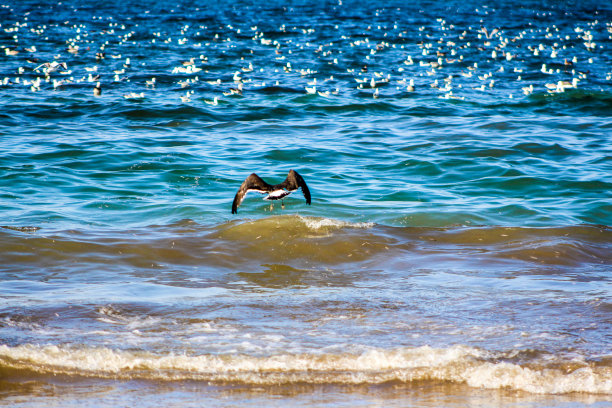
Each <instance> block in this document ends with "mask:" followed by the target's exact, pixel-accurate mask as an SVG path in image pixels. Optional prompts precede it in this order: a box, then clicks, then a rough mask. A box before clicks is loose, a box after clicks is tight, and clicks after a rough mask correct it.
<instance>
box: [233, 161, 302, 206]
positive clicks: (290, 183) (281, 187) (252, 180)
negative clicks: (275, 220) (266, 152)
mask: <svg viewBox="0 0 612 408" xmlns="http://www.w3.org/2000/svg"><path fill="white" fill-rule="evenodd" d="M298 188H301V189H302V193H303V194H304V197H305V198H306V204H310V190H308V186H307V185H306V182H305V181H304V179H303V178H302V176H300V175H299V174H298V172H297V171H295V170H289V174H287V178H286V179H285V181H283V182H282V183H280V184H275V185H271V184H268V183H266V182H265V181H263V180H262V179H261V177H259V176H258V175H257V174H255V173H252V174H251V175H250V176H249V177H247V178H246V180H244V182H243V183H242V185H241V186H240V188H239V189H238V192H237V193H236V196H235V197H234V202H233V203H232V214H237V213H238V206H239V205H240V204H241V203H242V200H244V196H245V195H246V193H248V192H249V191H257V192H258V193H262V194H267V196H266V197H264V200H282V199H283V198H285V197H287V196H288V195H289V194H291V193H293V192H294V191H296V190H297V189H298ZM283 208H284V205H283Z"/></svg>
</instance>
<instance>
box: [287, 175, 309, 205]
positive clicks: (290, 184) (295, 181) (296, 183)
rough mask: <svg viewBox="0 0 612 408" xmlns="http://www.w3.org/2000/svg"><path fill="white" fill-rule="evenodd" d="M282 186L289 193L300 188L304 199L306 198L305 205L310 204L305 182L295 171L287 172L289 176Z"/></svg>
mask: <svg viewBox="0 0 612 408" xmlns="http://www.w3.org/2000/svg"><path fill="white" fill-rule="evenodd" d="M282 186H283V188H286V189H287V190H289V191H295V190H297V189H298V188H300V187H301V188H302V193H303V194H304V198H306V204H310V190H309V189H308V186H307V185H306V182H305V181H304V179H303V178H302V176H300V175H299V174H298V172H297V171H295V170H289V174H288V175H287V178H286V179H285V181H284V182H283V183H282Z"/></svg>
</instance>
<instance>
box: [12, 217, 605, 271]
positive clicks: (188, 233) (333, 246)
mask: <svg viewBox="0 0 612 408" xmlns="http://www.w3.org/2000/svg"><path fill="white" fill-rule="evenodd" d="M611 242H612V230H610V228H609V227H606V226H593V225H582V226H569V227H554V228H522V227H466V226H457V227H446V228H431V227H390V226H384V225H378V224H374V223H353V222H348V221H342V220H337V219H330V218H321V217H305V216H299V215H292V216H289V215H288V216H271V217H266V218H261V219H257V220H247V221H231V222H225V223H221V224H217V225H212V226H210V225H202V224H198V223H195V222H193V221H189V220H186V221H183V222H179V223H175V224H171V225H166V226H150V227H147V228H142V229H135V230H116V231H113V230H110V231H109V230H106V231H89V230H88V231H73V230H72V231H60V232H56V233H50V232H47V231H45V229H37V227H30V226H28V227H15V226H13V227H3V228H0V245H1V246H2V248H3V251H2V254H0V259H1V260H2V262H3V267H4V268H10V266H11V265H14V266H15V268H19V269H23V268H24V266H25V265H31V266H34V265H32V264H35V265H38V266H40V267H43V268H49V267H53V266H54V265H56V264H57V265H64V264H65V263H66V261H67V260H70V261H71V263H72V265H78V264H79V263H87V264H90V265H94V266H96V265H98V266H99V265H101V264H108V263H109V259H111V258H112V259H113V263H114V264H116V265H119V264H124V265H131V266H136V267H145V266H146V265H149V266H151V265H156V264H174V265H185V264H189V265H191V264H198V265H202V266H210V267H227V268H232V269H234V268H236V267H243V266H247V264H248V265H251V266H255V267H259V266H260V265H264V264H279V265H281V264H284V265H288V266H291V267H294V268H304V267H307V268H312V267H325V266H326V265H337V264H342V263H355V262H366V261H367V262H371V263H376V264H377V265H379V266H381V265H384V262H386V261H388V260H390V259H396V260H402V259H406V260H410V262H411V263H414V265H415V266H417V267H438V266H439V264H440V262H441V261H444V259H445V257H448V258H449V259H452V260H453V262H455V264H456V265H461V263H462V261H463V262H468V263H471V264H472V265H473V262H479V265H480V266H481V267H483V268H489V267H490V265H492V264H495V263H507V262H523V263H524V262H527V263H531V264H538V265H552V266H577V265H583V264H593V265H607V264H610V263H611V262H612V259H611V258H610V243H611ZM245 255H248V256H245ZM475 255H477V256H475ZM377 267H378V266H377Z"/></svg>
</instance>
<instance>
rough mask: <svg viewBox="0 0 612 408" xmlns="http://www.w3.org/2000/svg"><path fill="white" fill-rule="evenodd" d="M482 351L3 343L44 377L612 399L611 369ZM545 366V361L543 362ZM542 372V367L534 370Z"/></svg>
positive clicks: (6, 357)
mask: <svg viewBox="0 0 612 408" xmlns="http://www.w3.org/2000/svg"><path fill="white" fill-rule="evenodd" d="M490 354H491V353H487V352H484V351H481V350H478V349H475V348H471V347H465V346H454V347H449V348H442V349H436V348H431V347H427V346H424V347H418V348H398V349H395V350H380V349H373V350H369V351H366V352H364V353H361V354H349V353H340V354H329V353H321V354H282V355H273V356H268V357H258V356H252V355H244V354H243V355H240V354H224V355H197V356H190V355H184V354H183V355H177V354H165V355H159V354H153V353H150V352H144V351H143V352H131V351H117V350H111V349H109V348H86V347H81V348H77V347H68V346H54V345H50V346H37V345H21V346H15V347H10V346H7V345H2V346H0V364H1V365H5V366H10V367H14V368H27V369H30V370H37V371H40V372H44V373H54V374H56V373H63V374H75V375H83V376H97V377H112V378H130V379H132V378H146V379H164V380H175V379H193V380H205V381H223V382H239V383H247V384H257V385H263V384H281V383H298V382H299V383H310V384H327V383H334V384H363V383H371V384H379V383H384V382H387V381H402V382H411V381H416V380H420V381H423V380H432V381H452V382H460V383H466V384H468V385H470V386H473V387H483V388H509V389H514V390H523V391H528V392H532V393H555V394H562V393H571V392H584V393H603V394H612V367H610V366H605V365H600V366H595V365H592V364H587V363H582V364H576V362H575V361H574V362H573V363H574V364H573V365H574V366H575V367H577V368H575V369H572V370H568V369H560V368H558V367H562V366H563V364H559V362H558V361H557V362H556V364H552V365H546V364H543V363H542V364H541V365H537V364H533V365H532V366H530V367H526V366H521V365H518V364H514V363H509V362H497V361H496V360H495V358H494V357H495V356H492V355H490ZM540 363H541V362H540ZM535 367H540V368H535Z"/></svg>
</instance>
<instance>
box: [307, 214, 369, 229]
mask: <svg viewBox="0 0 612 408" xmlns="http://www.w3.org/2000/svg"><path fill="white" fill-rule="evenodd" d="M297 217H298V219H299V220H300V221H302V222H303V223H304V224H305V225H306V226H307V227H308V228H309V229H311V230H320V229H322V228H372V227H373V226H374V223H373V222H348V221H341V220H335V219H332V218H317V217H303V216H301V215H298V216H297Z"/></svg>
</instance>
